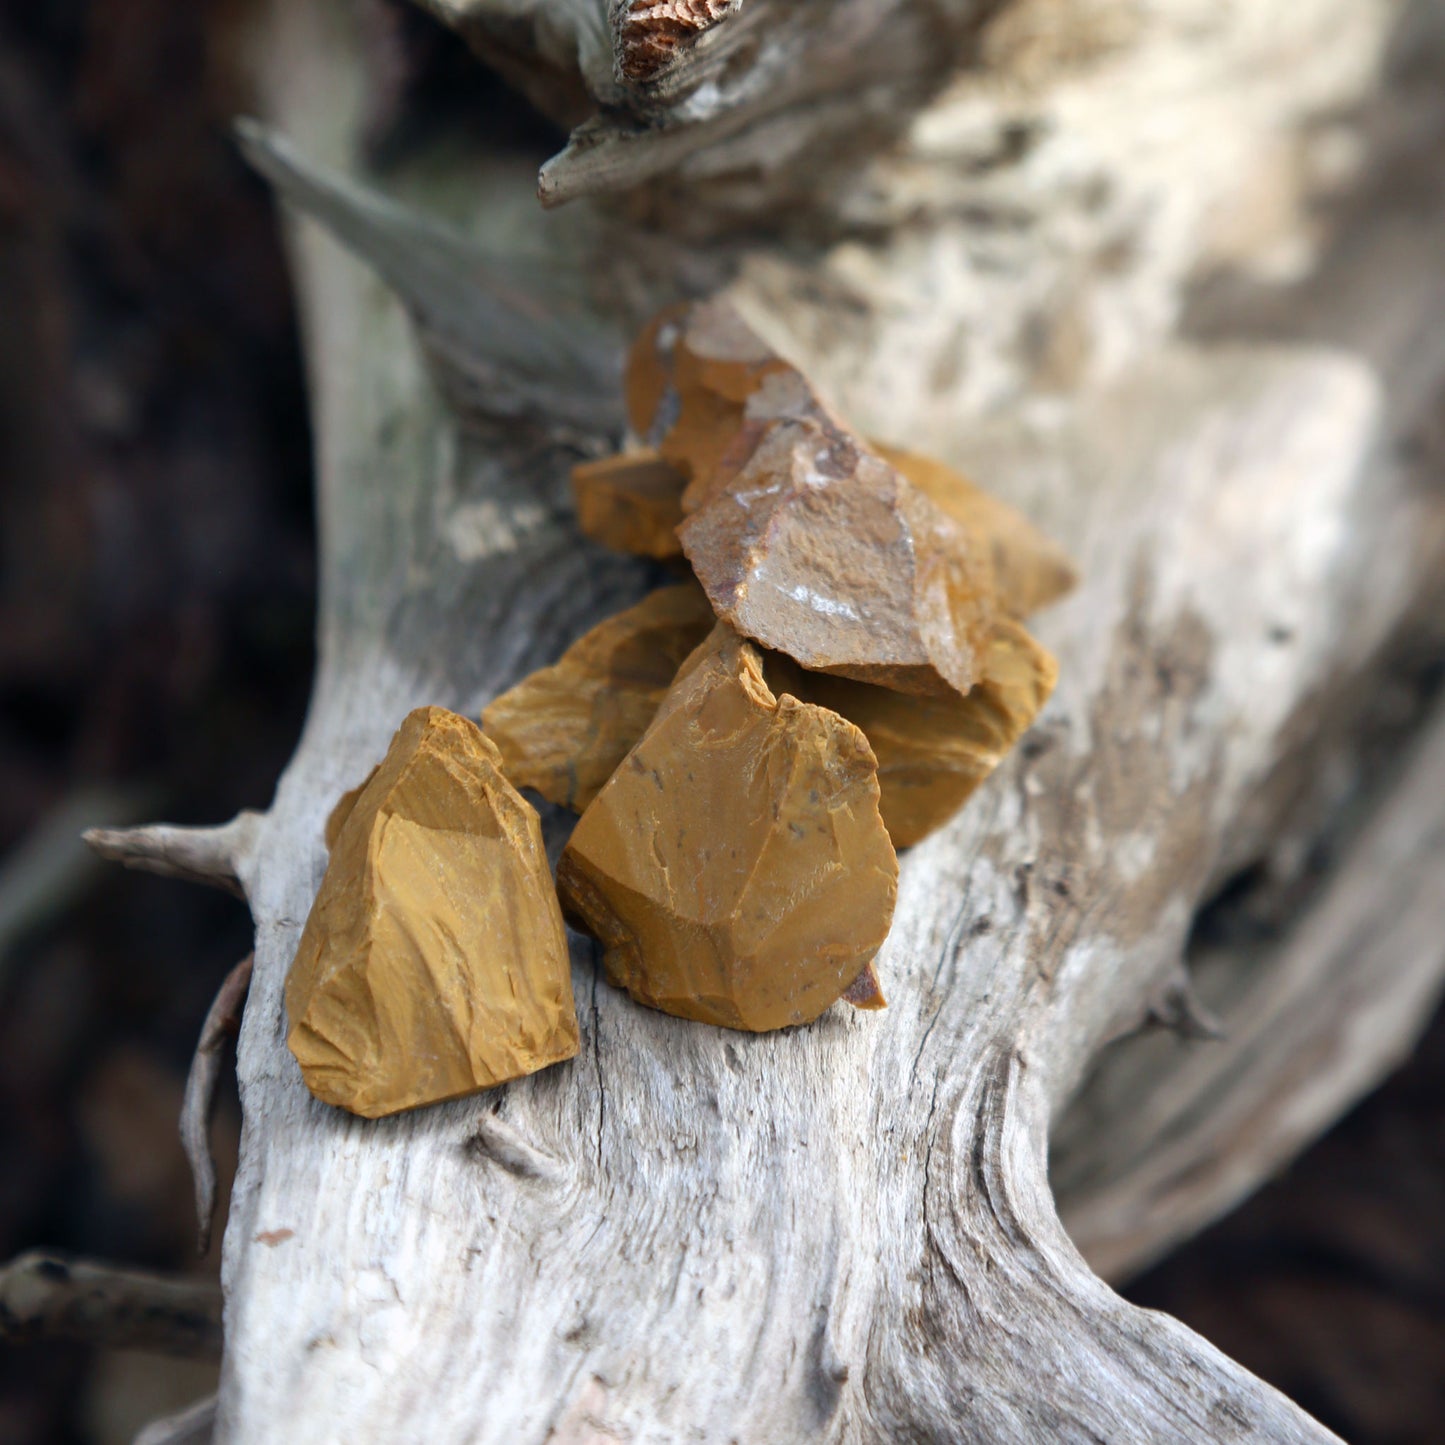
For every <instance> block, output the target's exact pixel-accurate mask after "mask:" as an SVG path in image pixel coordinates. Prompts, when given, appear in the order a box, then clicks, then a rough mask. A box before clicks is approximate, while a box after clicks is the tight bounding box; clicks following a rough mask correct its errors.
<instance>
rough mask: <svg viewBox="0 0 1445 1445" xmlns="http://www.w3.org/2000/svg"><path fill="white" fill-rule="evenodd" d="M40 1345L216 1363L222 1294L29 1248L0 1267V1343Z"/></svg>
mask: <svg viewBox="0 0 1445 1445" xmlns="http://www.w3.org/2000/svg"><path fill="white" fill-rule="evenodd" d="M41 1340H76V1341H79V1342H80V1343H82V1344H87V1345H99V1346H102V1347H105V1348H108V1349H130V1350H154V1351H157V1352H158V1353H160V1354H166V1355H188V1356H189V1355H194V1356H199V1357H201V1358H203V1359H205V1358H214V1357H215V1356H217V1355H219V1354H220V1352H221V1292H220V1291H219V1290H218V1289H217V1288H216V1286H215V1284H214V1282H213V1281H211V1280H209V1279H180V1278H176V1277H173V1276H167V1275H160V1274H155V1273H154V1272H152V1271H150V1270H144V1269H121V1268H119V1267H118V1266H116V1265H111V1264H104V1263H102V1262H101V1261H99V1260H91V1259H74V1258H71V1257H70V1256H69V1255H63V1254H53V1253H49V1252H46V1251H44V1250H31V1251H30V1252H29V1253H27V1254H22V1255H17V1256H16V1258H14V1259H12V1260H11V1261H10V1262H9V1263H8V1264H6V1265H4V1266H3V1267H0V1342H3V1343H5V1344H7V1345H17V1344H19V1345H23V1344H30V1343H33V1342H36V1341H41Z"/></svg>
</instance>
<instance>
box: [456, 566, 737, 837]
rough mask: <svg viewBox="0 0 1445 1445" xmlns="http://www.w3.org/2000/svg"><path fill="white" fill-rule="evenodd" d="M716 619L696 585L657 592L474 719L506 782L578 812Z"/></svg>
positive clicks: (620, 757) (634, 738) (594, 631)
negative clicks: (498, 759) (499, 761)
mask: <svg viewBox="0 0 1445 1445" xmlns="http://www.w3.org/2000/svg"><path fill="white" fill-rule="evenodd" d="M715 621H716V619H715V618H714V617H713V614H712V609H711V608H710V607H709V606H708V604H707V598H706V597H704V596H703V594H702V590H701V589H700V588H699V587H698V585H697V584H696V583H695V582H687V583H682V584H680V585H678V586H676V587H663V588H660V589H659V590H658V591H656V592H654V593H652V594H651V595H650V596H647V597H644V598H643V599H642V601H641V602H639V603H638V604H637V605H636V606H635V607H629V608H628V609H627V610H626V611H625V612H619V613H618V614H617V615H616V616H615V617H609V618H608V619H607V620H606V621H605V622H602V623H599V624H598V625H597V626H596V627H594V628H593V629H592V630H591V631H590V632H588V633H586V634H584V635H583V636H582V637H580V638H579V639H578V640H577V641H576V642H574V643H573V644H572V646H571V647H569V648H568V649H567V651H566V652H564V653H563V654H562V656H561V657H560V658H559V659H558V660H557V662H555V663H554V664H553V665H552V666H551V667H544V668H542V669H541V670H540V671H538V672H534V673H532V674H531V676H530V677H525V678H523V679H522V681H521V682H519V683H518V684H517V685H516V686H515V687H512V688H509V689H508V690H507V691H506V692H504V693H502V695H501V696H500V697H498V698H496V699H495V700H494V701H493V702H492V703H491V704H490V706H488V707H487V708H486V710H485V711H484V712H483V713H482V727H483V729H484V730H485V731H486V734H487V736H488V737H489V738H491V740H492V741H493V742H494V743H495V744H496V745H497V748H498V751H499V752H500V753H501V756H502V766H503V768H504V769H505V770H506V773H507V776H508V777H509V778H510V779H511V780H512V782H513V783H515V784H516V786H517V787H519V788H535V789H536V790H537V792H539V793H541V795H542V796H543V797H544V798H546V799H547V801H548V802H551V803H556V804H557V805H558V806H559V807H563V808H572V809H574V810H575V811H577V812H579V813H580V812H581V811H582V810H583V809H584V808H586V807H587V805H588V804H589V803H591V801H592V800H593V798H595V797H596V796H597V794H598V792H599V790H600V789H601V788H602V785H603V784H604V783H605V782H606V781H607V780H608V778H610V777H611V776H612V774H613V772H614V771H616V768H617V765H618V764H619V763H620V762H621V761H622V760H623V758H625V757H626V756H627V754H628V753H629V752H630V751H631V750H632V747H633V745H634V744H635V743H636V742H637V740H638V738H640V737H641V736H642V734H643V733H644V732H645V731H646V729H647V725H648V724H649V723H650V722H651V721H652V718H653V715H654V714H655V713H656V712H657V709H658V705H659V704H660V703H661V702H662V699H663V697H664V696H665V695H666V693H667V690H668V688H669V687H670V686H671V685H672V680H673V678H674V677H675V676H676V675H677V670H678V668H679V667H680V666H681V665H682V663H683V661H684V659H685V658H686V657H687V656H688V654H689V653H690V652H692V650H693V649H694V648H695V647H696V646H697V645H698V644H699V643H700V642H701V641H702V640H703V638H705V637H706V636H707V635H708V633H709V632H710V631H711V630H712V628H713V626H714V624H715Z"/></svg>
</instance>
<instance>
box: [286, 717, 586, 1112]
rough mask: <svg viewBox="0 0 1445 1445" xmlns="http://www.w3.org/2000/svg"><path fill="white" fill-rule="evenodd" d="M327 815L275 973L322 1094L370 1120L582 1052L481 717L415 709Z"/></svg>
mask: <svg viewBox="0 0 1445 1445" xmlns="http://www.w3.org/2000/svg"><path fill="white" fill-rule="evenodd" d="M348 801H349V807H348V806H346V804H347V803H348ZM333 823H334V828H333V830H332V837H333V839H334V846H333V848H332V853H331V861H330V863H329V865H328V867H327V870H326V875H325V877H324V878H323V879H322V883H321V889H320V892H319V893H318V894H317V896H316V901H315V903H314V905H313V907H312V909H311V913H310V916H309V917H308V918H307V920H306V927H305V929H304V930H303V932H302V935H301V942H300V945H299V946H298V948H297V951H296V958H295V961H294V962H293V963H292V966H291V972H290V974H289V976H288V977H287V980H286V1013H287V1017H288V1019H289V1022H290V1034H289V1035H288V1038H287V1042H288V1043H289V1045H290V1047H291V1051H292V1053H293V1054H295V1056H296V1059H297V1061H298V1062H299V1063H300V1065H301V1073H302V1077H303V1078H304V1079H305V1080H306V1084H307V1086H308V1087H309V1088H310V1090H311V1092H312V1093H313V1094H315V1095H316V1097H317V1098H319V1099H321V1100H323V1101H324V1102H326V1103H328V1104H336V1105H338V1106H340V1107H341V1108H344V1109H349V1110H350V1111H351V1112H353V1113H356V1114H364V1115H366V1116H367V1117H370V1118H375V1117H378V1116H380V1115H383V1114H392V1113H396V1112H397V1111H398V1110H401V1109H409V1108H413V1107H415V1106H417V1105H420V1104H431V1103H436V1102H438V1101H440V1100H443V1099H452V1098H456V1097H457V1096H459V1095H462V1094H468V1093H472V1092H474V1091H475V1090H478V1089H485V1088H489V1087H490V1086H492V1085H493V1084H499V1083H502V1082H504V1081H505V1080H507V1079H515V1078H518V1077H520V1076H521V1075H523V1074H529V1073H533V1072H535V1071H536V1070H537V1069H540V1068H544V1067H546V1066H547V1065H548V1064H553V1063H557V1062H559V1061H560V1060H562V1059H568V1058H571V1057H572V1055H573V1054H575V1053H576V1052H577V1049H578V1042H579V1040H578V1031H577V1016H576V1012H575V1010H574V1008H573V1003H572V980H571V968H570V962H569V958H568V952H567V941H566V934H565V932H564V930H563V927H562V917H561V913H560V911H559V909H558V906H557V899H556V895H555V894H554V892H553V889H552V881H551V875H550V872H549V870H548V867H547V855H546V850H545V848H544V847H543V843H542V830H541V825H540V823H539V821H538V818H537V814H536V811H535V810H534V809H533V808H531V807H530V806H529V805H528V804H527V803H526V802H525V801H524V800H523V799H522V798H521V796H520V795H519V794H518V793H517V791H516V789H515V788H514V787H513V786H512V785H511V784H510V783H509V782H508V781H507V779H506V777H505V776H504V775H503V773H502V768H501V758H500V755H499V754H498V752H497V750H496V748H495V747H494V746H493V745H492V744H491V743H490V742H489V741H488V740H487V739H486V738H485V737H484V736H483V735H482V733H481V730H480V729H479V728H478V727H477V726H476V724H475V723H472V722H469V721H468V720H467V719H466V718H464V717H460V716H458V715H457V714H456V713H452V712H448V711H446V710H445V709H444V708H435V707H433V708H418V709H417V710H416V711H415V712H413V713H411V714H410V715H409V716H408V717H407V719H406V721H405V722H404V723H403V724H402V726H401V728H400V729H399V730H398V732H397V734H396V736H395V737H394V738H393V739H392V743H391V747H390V748H389V749H388V751H387V754H386V757H385V759H384V760H383V761H382V763H381V766H380V767H379V768H378V769H377V770H376V771H375V773H373V775H372V776H371V778H370V779H369V780H368V781H367V782H366V783H365V784H364V785H363V787H362V788H361V790H360V791H359V793H357V795H356V796H355V797H354V798H350V799H349V800H348V799H343V800H342V804H341V805H339V806H338V809H337V810H336V811H335V812H334V813H333Z"/></svg>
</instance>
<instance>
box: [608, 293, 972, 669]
mask: <svg viewBox="0 0 1445 1445" xmlns="http://www.w3.org/2000/svg"><path fill="white" fill-rule="evenodd" d="M627 392H628V411H629V417H630V420H631V423H632V426H633V428H634V430H635V431H637V432H638V433H639V434H641V435H642V436H643V437H644V439H645V440H646V441H647V442H648V443H649V444H650V445H651V446H653V447H655V448H656V450H657V454H658V455H659V456H660V457H661V458H662V459H663V460H664V461H666V462H669V463H671V464H673V465H674V466H675V467H676V468H677V470H678V472H679V473H681V474H683V475H684V476H685V477H686V478H687V486H686V489H685V490H684V492H683V494H682V499H681V507H682V512H683V513H684V514H685V515H684V518H683V520H682V522H681V524H680V525H678V526H677V537H678V539H679V540H680V542H681V544H682V550H683V553H684V554H685V555H686V557H687V559H688V561H689V562H690V563H691V564H692V568H693V571H694V573H695V574H696V576H697V578H698V581H699V582H701V583H702V586H703V589H704V590H705V591H706V593H707V595H708V600H709V601H710V602H711V603H712V605H713V610H714V611H715V612H716V613H717V615H718V616H719V617H720V618H722V619H723V620H724V621H726V622H729V623H731V624H732V626H733V627H734V628H736V629H737V631H739V632H741V633H742V634H743V635H744V636H746V637H749V638H751V639H752V640H754V641H756V642H759V643H761V644H762V645H763V646H765V647H768V648H771V649H773V650H775V651H779V652H784V653H786V654H787V655H788V656H790V657H793V658H795V659H796V660H797V661H798V662H799V663H801V664H802V665H803V666H804V667H807V668H812V669H816V670H819V671H824V672H832V673H837V674H839V675H841V676H845V677H853V678H858V679H861V680H863V681H867V682H875V683H878V684H880V685H882V686H886V687H894V688H898V689H900V690H902V691H905V692H914V693H921V694H925V695H938V694H943V693H947V692H950V691H955V692H966V691H967V690H968V689H969V688H970V687H971V686H972V685H973V683H974V681H975V679H976V678H977V676H978V666H979V657H980V653H981V649H982V648H983V646H984V645H985V643H986V641H987V637H988V632H989V627H990V625H991V623H992V621H993V617H994V614H995V612H996V611H997V604H996V600H995V596H994V581H993V564H992V559H991V554H990V548H989V546H988V545H986V544H985V543H984V542H983V541H981V540H980V539H979V538H978V537H977V536H975V535H974V530H973V528H972V527H971V526H968V525H961V524H960V523H959V522H957V521H955V520H954V519H953V518H952V517H951V516H950V515H949V514H948V513H947V512H946V511H945V510H943V509H942V508H940V507H939V506H937V505H935V503H934V502H932V501H931V500H930V499H929V497H928V496H927V494H926V493H925V492H923V491H922V490H920V489H919V488H916V487H914V486H913V484H912V483H911V482H909V481H908V479H907V478H906V477H905V476H904V475H903V473H902V472H901V471H900V470H899V469H898V468H896V467H894V466H892V465H891V464H890V463H889V462H887V461H885V460H884V459H883V458H882V457H881V456H879V455H878V454H877V452H875V451H874V450H872V449H871V448H870V447H868V446H867V445H866V444H865V443H863V442H862V441H861V440H860V439H859V438H858V437H857V436H855V435H854V434H853V433H852V432H851V431H849V430H848V428H847V427H846V426H844V425H843V423H842V422H840V421H839V420H838V419H837V418H836V417H835V416H833V415H832V413H831V412H830V411H829V410H828V409H827V407H826V406H825V405H824V403H823V402H822V400H821V399H820V398H819V396H818V395H817V393H816V392H815V391H814V389H813V387H812V386H811V385H810V384H809V382H808V381H807V380H806V378H804V377H803V375H802V374H801V373H800V372H799V371H798V370H797V369H796V368H794V367H792V366H790V365H789V364H788V363H787V362H785V361H784V360H783V359H782V358H781V357H779V356H778V355H777V354H776V353H775V352H773V351H772V350H771V349H770V348H769V347H768V346H767V344H766V343H765V342H764V341H763V340H762V339H761V338H760V337H759V336H758V335H757V334H756V333H755V332H753V331H752V329H751V328H750V327H749V326H748V325H747V323H746V322H744V321H743V319H742V318H741V317H740V316H739V315H738V314H737V312H735V311H734V310H733V309H732V308H731V307H730V306H729V305H728V304H727V302H725V301H722V300H713V301H709V302H704V303H699V304H697V305H693V306H684V307H674V308H672V309H670V310H669V311H666V312H664V313H663V314H662V315H661V316H659V317H658V318H657V319H656V320H655V321H654V322H653V323H652V325H651V326H649V327H648V328H647V329H646V330H645V331H644V332H643V334H642V336H641V337H640V338H639V339H638V342H637V344H636V345H635V346H634V348H633V351H632V355H631V357H630V359H629V364H628V370H627ZM659 475H665V474H659ZM584 525H585V524H584ZM649 542H650V544H651V545H652V546H654V547H655V548H657V549H658V550H657V551H656V552H654V555H666V554H665V552H664V551H663V550H661V549H662V547H663V545H664V544H663V542H662V541H661V540H660V539H658V538H656V537H651V538H649Z"/></svg>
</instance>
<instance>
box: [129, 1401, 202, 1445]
mask: <svg viewBox="0 0 1445 1445" xmlns="http://www.w3.org/2000/svg"><path fill="white" fill-rule="evenodd" d="M215 1425H216V1397H215V1396H214V1395H207V1396H205V1398H204V1399H200V1400H197V1401H195V1402H194V1403H193V1404H190V1405H187V1406H186V1408H185V1409H184V1410H177V1411H176V1413H175V1414H174V1415H162V1416H161V1418H160V1419H159V1420H152V1421H151V1422H150V1424H149V1425H147V1426H146V1427H145V1428H144V1429H143V1430H142V1431H141V1432H140V1433H139V1434H138V1435H137V1436H136V1437H135V1439H134V1441H132V1445H205V1442H206V1441H208V1440H209V1439H210V1438H211V1434H212V1432H213V1430H214V1429H215Z"/></svg>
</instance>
